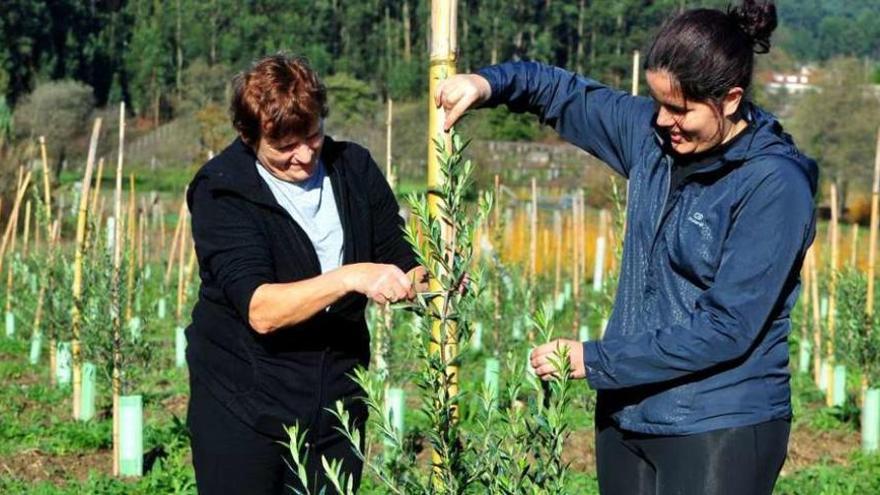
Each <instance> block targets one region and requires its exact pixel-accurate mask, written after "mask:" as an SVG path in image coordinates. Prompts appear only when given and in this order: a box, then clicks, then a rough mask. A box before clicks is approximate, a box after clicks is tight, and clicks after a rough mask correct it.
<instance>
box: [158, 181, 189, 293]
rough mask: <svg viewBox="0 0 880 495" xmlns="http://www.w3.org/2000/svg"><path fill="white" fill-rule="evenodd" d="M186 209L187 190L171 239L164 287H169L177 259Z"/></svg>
mask: <svg viewBox="0 0 880 495" xmlns="http://www.w3.org/2000/svg"><path fill="white" fill-rule="evenodd" d="M185 210H186V192H185V191H184V198H183V201H181V202H180V209H179V210H178V213H177V226H176V227H175V228H174V237H173V238H172V240H171V252H169V253H168V266H167V267H166V268H165V277H164V278H163V279H162V281H163V287H167V286H168V283H169V282H170V281H171V270H172V269H173V268H174V260H175V259H176V258H175V256H176V253H177V247H178V245H180V238H181V232H182V229H183V216H184V214H185Z"/></svg>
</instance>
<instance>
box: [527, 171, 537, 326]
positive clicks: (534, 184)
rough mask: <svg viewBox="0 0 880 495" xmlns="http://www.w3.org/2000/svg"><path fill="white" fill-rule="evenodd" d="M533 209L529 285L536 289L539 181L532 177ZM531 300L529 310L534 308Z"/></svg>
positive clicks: (530, 234) (530, 224) (530, 230)
mask: <svg viewBox="0 0 880 495" xmlns="http://www.w3.org/2000/svg"><path fill="white" fill-rule="evenodd" d="M531 205H532V210H531V212H530V218H529V286H530V287H532V289H534V287H535V280H536V278H537V271H538V183H537V181H536V180H535V178H534V177H532V201H531ZM531 306H532V301H531V300H530V301H529V312H531V310H532V309H533V308H532V307H531Z"/></svg>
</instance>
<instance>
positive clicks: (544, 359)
mask: <svg viewBox="0 0 880 495" xmlns="http://www.w3.org/2000/svg"><path fill="white" fill-rule="evenodd" d="M558 352H561V353H563V354H568V361H569V364H570V365H571V377H572V378H584V377H585V376H587V372H586V368H585V366H584V344H583V343H582V342H578V341H576V340H566V339H556V340H554V341H552V342H548V343H546V344H543V345H539V346H538V347H535V348H534V349H533V350H532V354H531V359H530V360H529V362H530V364H531V365H532V368H533V369H534V370H535V373H536V374H537V375H538V377H539V378H541V379H542V380H550V379H552V378H556V377H558V374H559V373H558V370H557V369H556V366H554V365H553V361H554V360H555V359H556V356H557V353H558Z"/></svg>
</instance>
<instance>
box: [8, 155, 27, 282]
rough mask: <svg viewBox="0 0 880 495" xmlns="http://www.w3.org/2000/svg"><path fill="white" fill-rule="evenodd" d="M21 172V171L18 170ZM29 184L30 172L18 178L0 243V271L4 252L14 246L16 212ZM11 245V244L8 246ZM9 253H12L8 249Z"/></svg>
mask: <svg viewBox="0 0 880 495" xmlns="http://www.w3.org/2000/svg"><path fill="white" fill-rule="evenodd" d="M19 172H21V170H19ZM30 182H31V172H30V171H28V172H27V173H26V174H24V177H21V176H19V180H18V187H17V189H16V193H15V202H13V204H12V212H11V213H10V214H9V219H8V220H7V221H6V230H5V231H4V232H3V241H2V243H0V269H2V268H3V261H4V259H5V258H6V250H7V248H8V247H9V246H10V245H13V246H14V244H15V226H16V224H17V222H18V212H19V210H20V209H21V202H22V200H23V199H24V195H25V192H27V188H28V185H29V184H30ZM10 243H11V244H10ZM10 251H12V250H11V249H10Z"/></svg>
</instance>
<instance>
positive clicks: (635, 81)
mask: <svg viewBox="0 0 880 495" xmlns="http://www.w3.org/2000/svg"><path fill="white" fill-rule="evenodd" d="M640 58H641V53H639V51H638V50H636V51H634V52H633V69H632V95H633V96H638V94H639V65H640V64H639V59H640Z"/></svg>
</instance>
